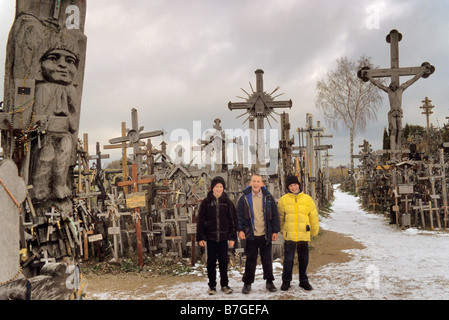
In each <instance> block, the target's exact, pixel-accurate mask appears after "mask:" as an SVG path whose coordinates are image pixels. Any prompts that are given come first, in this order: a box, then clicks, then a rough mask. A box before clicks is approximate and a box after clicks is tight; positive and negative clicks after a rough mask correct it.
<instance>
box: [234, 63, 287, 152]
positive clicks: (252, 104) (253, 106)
mask: <svg viewBox="0 0 449 320" xmlns="http://www.w3.org/2000/svg"><path fill="white" fill-rule="evenodd" d="M255 74H256V91H254V90H253V87H252V86H251V83H250V86H251V90H252V94H249V93H248V92H246V91H245V90H243V89H242V91H243V92H245V93H246V94H247V95H248V97H247V98H243V97H238V98H241V99H245V100H246V102H231V101H229V103H228V108H229V110H231V111H232V110H246V112H245V113H244V114H242V115H240V116H238V118H239V117H241V116H243V115H245V114H249V117H248V118H247V119H246V120H245V121H244V122H243V123H245V122H246V121H247V120H249V119H250V118H252V119H254V118H256V119H257V131H256V133H257V142H256V156H262V154H263V153H264V146H265V143H264V141H263V134H262V132H263V131H259V130H263V129H264V119H267V121H268V124H269V125H270V121H269V120H268V116H270V117H272V118H273V119H274V120H275V121H276V122H277V120H276V119H275V118H274V117H273V116H272V115H271V113H272V112H274V113H276V112H275V111H274V110H273V109H277V108H291V107H292V100H288V101H274V99H275V98H276V97H278V96H280V95H281V94H279V95H277V96H274V97H272V94H273V93H275V92H276V91H277V90H278V89H279V87H277V88H276V89H274V90H273V91H272V92H271V93H270V94H268V93H266V92H264V91H263V74H264V72H263V70H261V69H257V70H256V71H255ZM276 114H277V113H276ZM270 127H271V125H270ZM250 129H251V128H250ZM256 159H259V157H257V158H256Z"/></svg>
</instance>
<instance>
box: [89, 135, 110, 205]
mask: <svg viewBox="0 0 449 320" xmlns="http://www.w3.org/2000/svg"><path fill="white" fill-rule="evenodd" d="M102 159H109V154H101V150H100V143H99V142H97V143H96V154H95V155H93V156H89V160H96V162H95V172H96V173H95V176H94V180H95V185H96V186H97V187H98V189H100V196H99V197H97V205H98V202H100V210H102V209H103V203H104V200H106V190H105V189H104V185H103V182H104V181H103V179H102V178H101V177H100V175H101V173H102V172H101V170H102V166H101V160H102ZM98 200H100V201H98Z"/></svg>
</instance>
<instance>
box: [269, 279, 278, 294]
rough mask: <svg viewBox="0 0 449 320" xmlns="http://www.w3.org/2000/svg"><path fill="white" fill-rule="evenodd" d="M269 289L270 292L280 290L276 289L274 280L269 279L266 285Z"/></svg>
mask: <svg viewBox="0 0 449 320" xmlns="http://www.w3.org/2000/svg"><path fill="white" fill-rule="evenodd" d="M266 287H267V289H268V291H270V292H276V291H278V289H276V287H275V286H274V284H273V281H267V285H266Z"/></svg>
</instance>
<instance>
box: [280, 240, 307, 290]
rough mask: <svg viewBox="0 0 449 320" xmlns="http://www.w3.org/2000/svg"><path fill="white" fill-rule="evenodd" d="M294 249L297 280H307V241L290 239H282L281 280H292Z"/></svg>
mask: <svg viewBox="0 0 449 320" xmlns="http://www.w3.org/2000/svg"><path fill="white" fill-rule="evenodd" d="M295 251H297V252H298V261H299V281H300V282H301V281H308V277H307V265H308V264H309V242H308V241H290V240H285V241H284V269H283V271H282V280H283V281H292V271H293V260H294V258H295Z"/></svg>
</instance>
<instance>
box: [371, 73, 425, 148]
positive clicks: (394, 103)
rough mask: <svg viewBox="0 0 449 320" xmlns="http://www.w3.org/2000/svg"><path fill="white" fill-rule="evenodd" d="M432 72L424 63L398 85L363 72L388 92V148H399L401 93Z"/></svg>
mask: <svg viewBox="0 0 449 320" xmlns="http://www.w3.org/2000/svg"><path fill="white" fill-rule="evenodd" d="M429 73H432V70H431V66H430V65H425V68H423V69H422V70H421V71H420V72H418V73H417V74H416V75H415V76H414V77H413V78H411V79H410V80H408V81H406V82H404V83H403V84H401V85H399V83H397V82H396V81H392V82H391V83H390V85H389V86H388V87H387V86H386V85H384V84H383V83H382V82H380V81H378V80H376V79H375V78H373V77H372V76H371V75H370V73H369V72H365V73H364V74H363V76H365V77H366V78H368V79H369V80H370V81H371V83H372V84H374V85H375V86H376V87H378V88H379V89H382V90H383V91H385V92H386V93H387V94H388V100H389V101H390V111H389V112H388V130H389V133H390V139H391V140H390V141H391V145H390V149H391V150H396V148H398V149H400V148H401V129H402V118H403V112H402V93H403V92H404V91H405V89H407V88H408V87H409V86H411V85H412V84H413V83H415V82H416V81H418V79H419V78H421V77H422V76H424V75H425V74H429Z"/></svg>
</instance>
